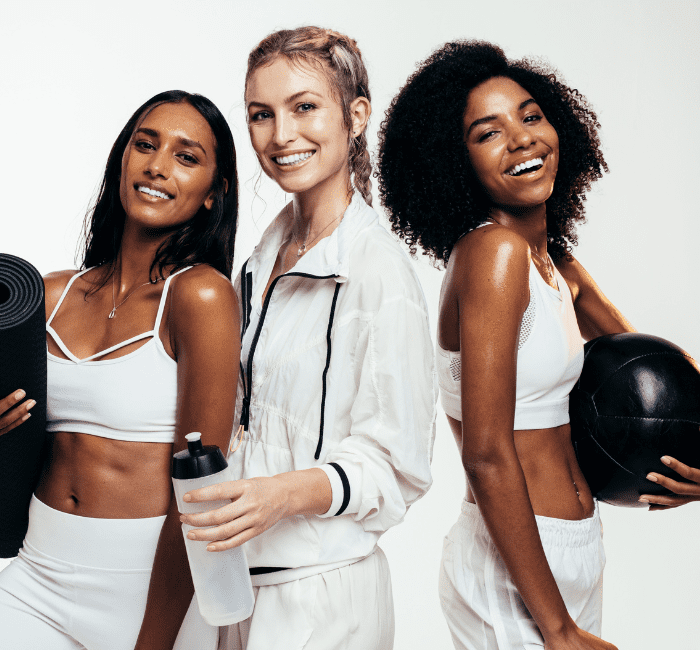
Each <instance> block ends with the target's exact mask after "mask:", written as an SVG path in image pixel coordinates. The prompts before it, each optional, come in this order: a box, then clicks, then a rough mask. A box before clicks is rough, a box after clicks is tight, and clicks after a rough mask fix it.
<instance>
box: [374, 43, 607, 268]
mask: <svg viewBox="0 0 700 650" xmlns="http://www.w3.org/2000/svg"><path fill="white" fill-rule="evenodd" d="M493 77H507V78H510V79H512V80H513V81H515V82H516V83H518V84H519V85H520V86H522V87H523V88H524V89H525V90H527V91H528V92H529V93H530V94H531V95H532V96H533V98H534V99H535V101H536V102H537V103H538V105H539V106H540V108H541V109H542V111H543V112H544V114H545V116H546V117H547V119H548V120H549V122H550V123H551V124H552V126H553V127H554V129H555V130H556V132H557V135H558V136H559V168H558V171H557V177H556V180H555V183H554V189H553V191H552V195H551V197H550V198H549V199H548V200H547V247H548V250H549V252H550V254H551V255H552V258H553V259H554V260H555V261H557V260H559V259H561V258H563V257H568V256H569V255H570V253H571V247H572V246H574V245H576V244H577V243H578V242H577V238H576V230H575V226H576V223H577V222H583V221H584V220H585V216H584V206H583V201H584V200H585V193H586V192H587V191H588V190H589V189H590V186H591V183H592V182H593V181H594V180H596V179H598V178H600V177H601V176H602V173H603V170H605V171H606V172H607V171H608V166H607V164H606V162H605V160H604V159H603V154H602V152H601V150H600V140H599V139H598V129H599V128H600V124H599V123H598V118H597V117H596V114H595V113H594V112H593V111H592V110H591V108H590V107H589V105H588V103H587V101H586V99H585V97H584V96H583V95H581V93H579V91H578V90H576V89H573V88H569V87H568V86H566V85H565V84H564V83H562V82H561V81H559V80H558V79H557V76H556V72H555V71H554V70H553V69H551V68H548V67H545V66H544V65H542V64H541V63H538V62H535V61H533V60H530V59H522V60H519V61H509V60H508V59H507V58H506V56H505V54H504V53H503V50H502V49H501V48H500V47H498V46H496V45H492V44H491V43H486V42H483V41H455V42H453V43H446V44H445V45H444V46H443V47H441V48H440V49H439V50H437V51H435V52H434V53H433V54H432V55H431V56H430V57H429V58H428V59H426V61H425V62H424V63H422V64H421V65H420V67H419V68H418V70H416V72H414V73H413V74H412V75H411V76H410V77H409V79H408V81H407V82H406V85H405V86H404V87H403V88H402V89H401V91H400V92H399V94H398V95H397V96H396V97H394V99H393V101H392V102H391V105H390V107H389V108H388V109H387V111H386V117H385V119H384V121H383V122H382V124H381V127H380V131H379V155H378V161H377V162H378V165H377V168H378V171H377V173H376V175H377V177H378V178H379V195H380V198H381V200H382V203H383V205H384V207H385V208H386V211H387V214H388V217H389V221H391V226H392V230H394V232H396V233H397V234H398V235H399V236H400V237H401V238H402V239H403V240H404V241H405V242H406V244H407V245H408V247H409V250H410V251H411V254H412V255H415V254H416V247H417V246H418V245H420V246H421V247H422V248H423V250H424V251H425V252H426V253H427V254H428V255H429V256H430V257H431V258H433V260H434V261H437V262H442V263H443V264H447V261H448V259H449V257H450V252H451V251H452V247H453V246H454V244H455V242H456V241H457V240H458V239H459V238H460V237H461V236H462V235H463V234H465V233H466V232H469V231H470V230H473V229H474V228H475V227H476V226H477V225H479V224H480V223H483V222H484V220H485V219H486V218H487V217H488V212H489V207H490V200H489V198H488V196H486V193H485V192H484V191H483V190H482V188H481V185H480V183H479V181H478V180H477V178H476V175H475V174H474V172H473V170H472V167H471V164H470V162H469V155H468V153H467V147H466V145H465V143H464V125H463V119H464V113H465V110H466V102H467V95H468V94H469V92H470V91H471V90H472V89H473V88H475V87H476V86H478V85H479V84H481V83H483V82H484V81H487V80H488V79H491V78H493Z"/></svg>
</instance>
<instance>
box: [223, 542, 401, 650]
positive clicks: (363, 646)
mask: <svg viewBox="0 0 700 650" xmlns="http://www.w3.org/2000/svg"><path fill="white" fill-rule="evenodd" d="M253 591H254V593H255V609H254V610H253V614H252V616H251V617H250V618H249V619H246V620H245V621H242V622H241V623H238V624H236V625H230V626H228V627H222V628H220V641H219V644H220V645H219V649H220V650H302V648H303V650H391V648H393V647H394V602H393V598H392V593H391V577H390V575H389V564H388V562H387V560H386V556H385V555H384V553H383V551H382V550H381V549H380V548H378V547H377V549H376V550H375V551H374V553H372V554H371V555H369V556H368V557H366V558H364V559H363V560H360V561H359V562H355V563H354V564H349V565H348V566H344V567H341V568H339V569H333V570H331V571H326V572H325V573H319V574H318V575H313V576H310V577H308V578H302V579H300V580H294V581H293V582H285V583H282V584H277V585H267V586H264V587H253Z"/></svg>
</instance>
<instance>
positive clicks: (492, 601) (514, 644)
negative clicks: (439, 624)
mask: <svg viewBox="0 0 700 650" xmlns="http://www.w3.org/2000/svg"><path fill="white" fill-rule="evenodd" d="M535 519H536V520H537V528H538V530H539V532H540V538H541V539H542V546H543V547H544V552H545V555H546V556H547V561H548V562H549V567H550V568H551V570H552V573H553V574H554V579H555V580H556V582H557V586H558V587H559V591H560V592H561V596H562V598H563V599H564V604H565V605H566V609H567V610H568V612H569V614H570V615H571V617H572V618H573V619H574V621H575V622H576V624H577V625H578V626H579V627H580V628H582V629H583V630H586V631H587V632H590V633H592V634H595V635H596V636H600V625H601V615H602V608H603V567H604V566H605V552H604V550H603V540H602V529H601V525H600V515H599V513H598V504H597V503H596V506H595V512H594V513H593V516H592V517H590V518H588V519H582V520H580V521H569V520H566V519H553V518H551V517H541V516H536V517H535ZM439 593H440V602H441V604H442V611H443V613H444V614H445V618H446V619H447V624H448V626H449V628H450V632H452V640H453V642H454V646H455V648H457V649H458V650H487V649H488V650H496V649H498V650H515V649H518V650H520V649H521V648H525V649H527V650H536V649H541V648H543V647H544V641H543V639H542V635H541V634H540V632H539V630H538V629H537V625H536V624H535V621H534V620H533V619H532V617H531V616H530V613H529V612H528V611H527V608H526V607H525V605H524V603H523V601H522V599H521V597H520V594H519V593H518V590H517V589H516V588H515V585H514V584H513V581H512V580H511V578H510V575H509V573H508V570H507V569H506V566H505V564H504V563H503V560H502V558H501V556H500V554H499V553H498V550H497V549H496V547H495V545H494V543H493V541H492V540H491V536H490V535H489V533H488V530H487V529H486V524H485V522H484V520H483V518H482V516H481V512H480V511H479V508H478V506H476V505H475V504H473V503H469V502H468V501H466V500H465V501H463V502H462V513H461V515H460V517H459V519H458V520H457V523H455V525H454V526H453V527H452V529H451V530H450V532H449V534H448V535H447V537H445V541H444V544H443V552H442V566H441V568H440V585H439Z"/></svg>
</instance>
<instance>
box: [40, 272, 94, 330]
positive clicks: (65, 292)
mask: <svg viewBox="0 0 700 650" xmlns="http://www.w3.org/2000/svg"><path fill="white" fill-rule="evenodd" d="M94 268H95V267H94V266H91V267H90V268H89V269H84V270H83V271H79V272H78V273H76V274H75V275H74V276H73V277H72V278H71V279H70V280H68V284H67V285H66V288H65V289H64V290H63V293H62V294H61V297H60V298H59V299H58V302H57V303H56V306H55V307H54V308H53V311H52V312H51V316H49V320H47V321H46V325H47V326H48V325H51V321H52V320H53V317H54V316H55V315H56V312H57V311H58V308H59V307H60V306H61V303H62V302H63V299H64V298H65V297H66V294H67V293H68V289H70V288H71V285H72V284H73V282H75V281H76V280H77V279H78V278H79V277H80V276H81V275H83V274H84V273H87V272H88V271H90V270H92V269H94Z"/></svg>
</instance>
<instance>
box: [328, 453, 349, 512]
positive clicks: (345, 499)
mask: <svg viewBox="0 0 700 650" xmlns="http://www.w3.org/2000/svg"><path fill="white" fill-rule="evenodd" d="M328 464H329V465H330V466H331V467H332V468H333V469H334V470H335V471H336V472H338V476H340V482H341V483H342V484H343V503H341V504H340V509H339V510H338V512H336V513H335V514H334V515H333V516H334V517H337V516H338V515H342V514H343V513H344V512H345V508H347V507H348V503H350V481H348V475H347V474H346V473H345V470H344V469H343V468H342V467H341V466H340V465H338V463H328Z"/></svg>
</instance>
